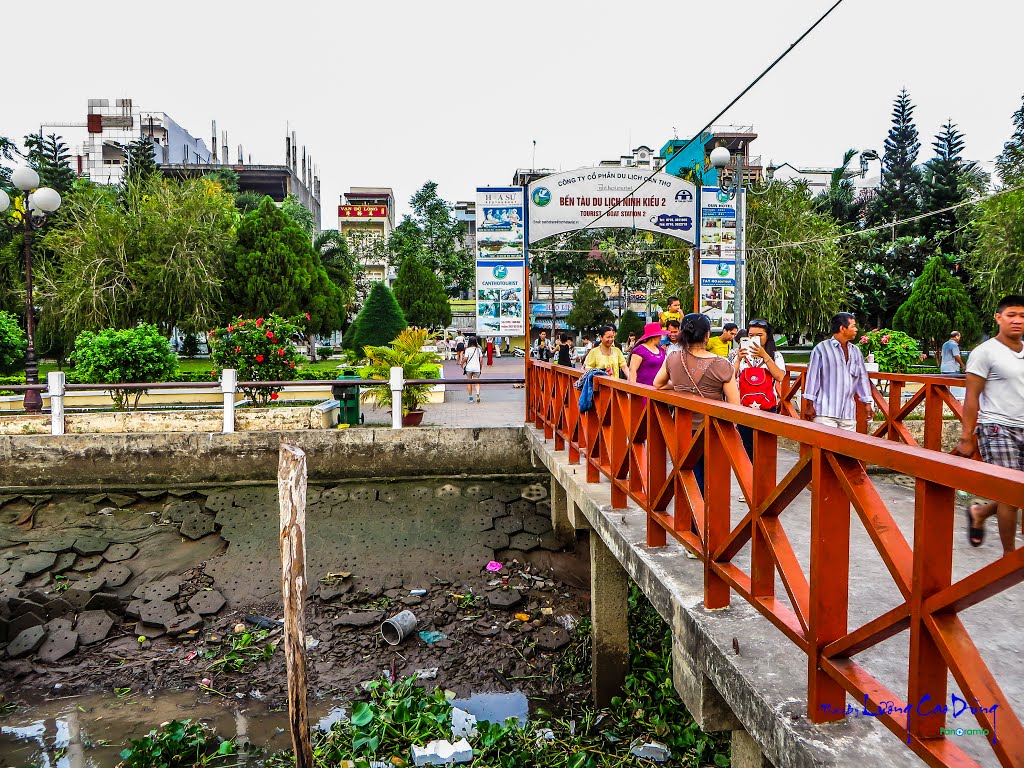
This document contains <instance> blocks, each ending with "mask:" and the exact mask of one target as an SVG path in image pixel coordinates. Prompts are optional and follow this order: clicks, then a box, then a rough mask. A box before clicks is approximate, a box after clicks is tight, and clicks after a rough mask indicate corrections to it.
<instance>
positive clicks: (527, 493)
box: [521, 483, 548, 502]
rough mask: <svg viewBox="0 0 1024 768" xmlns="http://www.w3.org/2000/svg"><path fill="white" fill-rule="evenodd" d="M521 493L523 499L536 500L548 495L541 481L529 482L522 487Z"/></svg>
mask: <svg viewBox="0 0 1024 768" xmlns="http://www.w3.org/2000/svg"><path fill="white" fill-rule="evenodd" d="M521 495H522V497H523V498H524V499H528V500H529V501H533V502H537V501H540V500H542V499H546V498H547V497H548V489H547V486H545V485H543V484H542V483H531V484H530V485H528V486H526V487H525V488H523V490H522V494H521Z"/></svg>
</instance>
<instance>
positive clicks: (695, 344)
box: [654, 313, 740, 494]
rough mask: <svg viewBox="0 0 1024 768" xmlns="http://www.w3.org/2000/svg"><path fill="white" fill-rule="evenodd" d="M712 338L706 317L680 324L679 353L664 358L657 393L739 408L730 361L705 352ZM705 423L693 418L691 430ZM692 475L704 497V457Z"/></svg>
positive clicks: (700, 416)
mask: <svg viewBox="0 0 1024 768" xmlns="http://www.w3.org/2000/svg"><path fill="white" fill-rule="evenodd" d="M710 337H711V321H710V320H708V318H707V317H706V316H705V315H701V314H698V313H692V314H689V315H686V316H685V317H684V318H683V320H682V323H681V324H680V333H679V344H680V346H681V347H682V349H681V350H672V351H670V352H669V353H668V356H667V357H666V358H665V364H664V365H663V366H662V367H661V370H660V371H658V375H657V376H655V377H654V386H655V388H656V389H673V390H675V391H676V392H685V393H687V394H690V395H697V396H698V397H700V398H704V399H706V400H713V401H715V402H721V401H722V400H725V401H726V402H729V403H732V404H733V405H739V402H740V393H739V390H738V389H737V387H736V375H735V372H734V371H733V368H732V366H731V365H729V361H728V360H726V359H724V358H722V357H719V356H718V355H716V354H715V353H713V352H708V349H707V344H708V339H709V338H710ZM703 422H704V414H701V413H695V414H694V415H693V422H692V424H693V429H694V431H695V432H696V430H697V429H698V428H699V427H700V426H701V424H702V423H703ZM693 475H694V477H695V478H696V480H697V486H698V487H699V488H700V492H701V494H703V493H704V457H703V456H701V458H700V459H699V460H698V462H697V465H696V466H695V467H694V468H693Z"/></svg>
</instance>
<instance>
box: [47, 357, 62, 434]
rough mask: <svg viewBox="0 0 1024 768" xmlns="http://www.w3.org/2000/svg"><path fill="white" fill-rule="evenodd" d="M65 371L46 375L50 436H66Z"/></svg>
mask: <svg viewBox="0 0 1024 768" xmlns="http://www.w3.org/2000/svg"><path fill="white" fill-rule="evenodd" d="M64 383H65V379H64V371H50V372H49V373H48V374H46V390H47V392H46V394H47V395H48V396H49V398H50V434H51V435H63V434H64Z"/></svg>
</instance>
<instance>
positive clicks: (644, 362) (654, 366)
mask: <svg viewBox="0 0 1024 768" xmlns="http://www.w3.org/2000/svg"><path fill="white" fill-rule="evenodd" d="M663 332H664V331H663V330H662V328H661V323H648V324H647V325H645V326H644V335H643V336H641V337H640V340H639V341H638V342H637V343H636V345H635V346H634V347H633V351H632V353H631V354H630V357H629V380H630V381H631V382H633V383H634V384H647V385H652V384H654V377H655V376H657V375H658V371H660V370H661V366H662V365H664V363H665V348H664V347H663V346H661V335H662V333H663Z"/></svg>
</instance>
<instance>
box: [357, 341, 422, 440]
mask: <svg viewBox="0 0 1024 768" xmlns="http://www.w3.org/2000/svg"><path fill="white" fill-rule="evenodd" d="M426 341H427V331H425V330H412V329H411V328H407V329H405V330H404V331H402V332H401V333H400V334H398V338H397V339H395V340H394V341H392V342H391V343H390V344H388V345H387V346H384V347H370V346H367V347H364V348H363V351H364V352H365V354H366V358H367V360H368V361H369V362H368V365H366V366H365V367H364V368H362V369H361V370H360V371H359V375H360V376H362V377H363V378H364V379H388V378H389V377H390V376H391V369H392V367H394V366H398V367H400V368H401V369H402V376H403V378H405V379H407V380H408V379H436V378H437V372H438V368H437V355H436V354H435V353H433V352H423V351H422V349H421V347H423V346H424V344H426ZM430 389H431V385H430V384H406V385H405V389H404V390H403V391H402V404H401V405H402V426H406V427H415V426H418V425H419V423H420V422H421V421H422V420H423V409H422V408H420V406H421V405H423V404H424V403H426V402H427V400H428V399H429V397H430V395H429V393H430ZM360 397H361V398H362V399H363V400H364V401H372V402H373V403H374V405H376V406H377V407H391V408H394V405H393V404H392V402H391V388H390V387H389V386H388V385H387V384H376V385H374V386H372V387H367V388H365V389H364V390H363V392H362V394H361V395H360Z"/></svg>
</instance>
